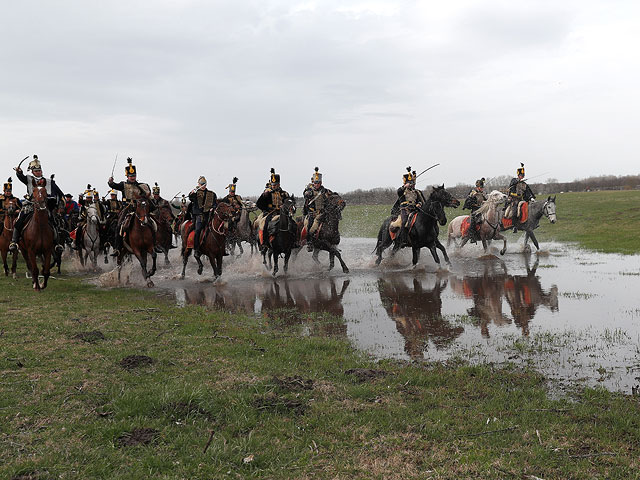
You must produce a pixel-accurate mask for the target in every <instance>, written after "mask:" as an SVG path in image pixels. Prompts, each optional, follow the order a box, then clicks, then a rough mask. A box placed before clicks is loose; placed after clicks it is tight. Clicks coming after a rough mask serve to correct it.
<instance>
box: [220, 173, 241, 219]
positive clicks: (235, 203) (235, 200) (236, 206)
mask: <svg viewBox="0 0 640 480" xmlns="http://www.w3.org/2000/svg"><path fill="white" fill-rule="evenodd" d="M237 182H238V177H233V182H232V183H230V184H229V185H227V187H226V188H228V189H229V193H228V194H227V195H226V196H225V197H224V198H223V199H222V200H220V201H221V202H222V203H228V204H229V205H231V206H232V207H233V212H234V213H233V217H231V219H230V220H229V221H228V222H227V224H226V225H225V227H229V224H232V225H234V226H235V225H236V224H237V223H238V221H239V220H240V215H241V214H242V197H241V196H240V195H237V194H236V183H237Z"/></svg>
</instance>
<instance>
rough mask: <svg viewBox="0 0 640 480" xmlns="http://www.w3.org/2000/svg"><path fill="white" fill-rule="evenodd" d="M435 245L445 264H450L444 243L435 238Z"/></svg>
mask: <svg viewBox="0 0 640 480" xmlns="http://www.w3.org/2000/svg"><path fill="white" fill-rule="evenodd" d="M436 247H437V248H438V249H439V250H440V251H441V252H442V256H443V257H444V261H445V262H447V265H451V261H450V260H449V255H447V250H446V249H445V248H444V245H442V243H440V240H439V239H437V238H436Z"/></svg>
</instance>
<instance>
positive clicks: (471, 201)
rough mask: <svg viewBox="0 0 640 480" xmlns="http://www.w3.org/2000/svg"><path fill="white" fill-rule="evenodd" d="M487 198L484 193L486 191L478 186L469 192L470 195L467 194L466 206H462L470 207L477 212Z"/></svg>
mask: <svg viewBox="0 0 640 480" xmlns="http://www.w3.org/2000/svg"><path fill="white" fill-rule="evenodd" d="M486 200H487V196H486V195H485V194H484V192H481V191H480V190H478V189H477V188H474V189H472V190H471V191H470V192H469V195H467V199H466V200H465V202H464V206H463V207H462V208H463V209H465V208H470V209H471V212H475V211H476V210H477V209H478V208H480V205H482V203H483V202H484V201H486Z"/></svg>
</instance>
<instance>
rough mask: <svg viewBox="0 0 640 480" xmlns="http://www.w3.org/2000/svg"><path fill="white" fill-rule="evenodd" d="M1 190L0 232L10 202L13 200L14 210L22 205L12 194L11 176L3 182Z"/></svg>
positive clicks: (0, 231)
mask: <svg viewBox="0 0 640 480" xmlns="http://www.w3.org/2000/svg"><path fill="white" fill-rule="evenodd" d="M2 192H3V194H2V195H0V234H2V230H3V229H4V218H5V217H6V216H7V214H8V211H9V206H10V204H11V203H12V202H15V208H16V212H17V210H19V209H20V207H21V206H22V202H20V199H19V198H18V197H14V196H13V186H12V184H11V177H9V179H8V180H7V183H5V184H4V187H3V189H2Z"/></svg>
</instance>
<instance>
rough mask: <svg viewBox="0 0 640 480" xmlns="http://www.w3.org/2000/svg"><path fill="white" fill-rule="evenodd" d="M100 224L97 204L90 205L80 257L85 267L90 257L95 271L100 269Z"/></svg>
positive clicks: (79, 252) (79, 251)
mask: <svg viewBox="0 0 640 480" xmlns="http://www.w3.org/2000/svg"><path fill="white" fill-rule="evenodd" d="M99 224H100V219H99V218H98V209H97V208H96V207H95V205H89V206H88V207H87V223H86V224H85V226H84V234H83V236H82V246H81V247H80V250H78V257H79V258H80V264H81V265H82V266H83V267H84V266H85V264H86V262H87V260H88V259H90V260H91V263H92V265H93V270H94V271H96V270H98V255H99V254H100V248H101V242H100V232H99V228H100V226H99Z"/></svg>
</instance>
